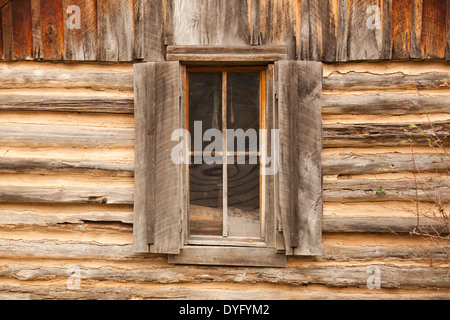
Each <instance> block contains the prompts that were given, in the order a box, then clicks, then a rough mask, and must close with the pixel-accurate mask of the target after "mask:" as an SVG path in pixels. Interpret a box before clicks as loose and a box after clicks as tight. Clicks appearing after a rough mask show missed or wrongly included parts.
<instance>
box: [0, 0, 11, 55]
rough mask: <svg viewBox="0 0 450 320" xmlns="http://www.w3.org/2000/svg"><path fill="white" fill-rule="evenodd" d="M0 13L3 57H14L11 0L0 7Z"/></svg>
mask: <svg viewBox="0 0 450 320" xmlns="http://www.w3.org/2000/svg"><path fill="white" fill-rule="evenodd" d="M1 15H2V31H3V39H2V42H3V59H4V60H13V59H14V45H13V25H12V11H11V2H7V3H6V4H5V5H4V6H3V7H2V8H1Z"/></svg>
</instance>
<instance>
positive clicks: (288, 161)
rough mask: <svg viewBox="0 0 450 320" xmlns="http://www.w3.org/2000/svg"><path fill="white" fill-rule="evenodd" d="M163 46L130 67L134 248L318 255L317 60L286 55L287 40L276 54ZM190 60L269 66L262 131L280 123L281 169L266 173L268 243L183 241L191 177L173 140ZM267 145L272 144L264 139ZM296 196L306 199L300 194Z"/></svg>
mask: <svg viewBox="0 0 450 320" xmlns="http://www.w3.org/2000/svg"><path fill="white" fill-rule="evenodd" d="M169 49H171V48H168V54H167V55H166V61H161V62H146V63H142V64H135V65H134V84H135V121H136V124H135V127H136V147H135V150H136V172H135V184H136V187H135V209H134V218H133V220H134V227H133V252H135V253H139V254H146V253H155V254H167V255H168V262H169V263H173V264H185V265H219V266H246V267H285V266H286V261H287V256H320V255H321V254H322V215H323V170H322V164H321V153H322V150H323V124H322V118H321V92H322V80H323V67H322V64H321V63H319V62H309V61H295V60H287V55H286V54H285V53H286V48H285V47H284V48H281V47H277V48H275V51H272V49H273V48H270V47H264V46H261V47H246V48H241V47H238V48H235V47H230V48H228V47H225V48H224V47H212V48H211V47H207V48H200V50H199V51H198V52H199V54H195V52H197V49H198V48H196V47H195V46H194V47H178V48H172V49H171V50H169ZM204 50H206V52H205V51H204ZM202 51H203V52H202ZM169 52H171V54H169ZM175 52H176V54H175V55H174V53H175ZM283 52H284V53H283ZM281 60H282V61H281ZM187 64H190V65H196V66H204V65H217V66H220V67H223V66H224V65H228V66H236V65H243V64H246V65H252V66H253V65H260V66H261V65H262V66H266V67H267V71H266V80H267V81H266V88H267V90H266V97H267V100H266V101H267V108H266V113H267V115H266V123H267V124H270V126H269V125H268V126H267V129H268V130H271V129H277V130H278V131H279V136H280V144H279V146H277V147H276V148H277V149H278V148H279V152H280V154H279V159H278V160H279V163H277V168H280V170H279V171H277V174H276V175H274V176H268V175H266V176H265V179H268V183H267V185H268V186H270V188H268V189H269V190H266V192H267V194H268V195H269V196H268V197H267V198H266V199H267V204H266V205H267V208H268V209H267V210H268V212H269V214H268V217H267V219H266V223H268V225H269V226H270V227H269V228H268V234H267V239H268V244H269V245H268V246H267V248H261V247H232V246H227V247H216V246H211V247H207V246H187V245H186V243H185V237H184V234H185V232H184V231H185V230H186V222H187V221H188V220H187V216H186V215H187V212H188V210H187V203H188V202H187V201H186V200H187V197H186V194H187V188H186V182H187V179H186V177H187V176H186V174H183V173H184V172H186V171H185V165H174V164H173V163H172V162H170V158H171V147H170V146H171V143H170V140H171V134H172V130H176V131H178V130H179V129H180V128H183V127H185V119H186V114H185V112H186V110H185V106H184V101H185V99H184V98H185V97H184V95H185V90H184V89H185V88H184V87H183V86H184V82H183V81H182V79H183V78H185V77H186V65H187ZM270 136H271V135H270V134H269V135H268V137H270ZM172 139H173V137H172ZM172 141H173V140H172ZM266 145H267V147H269V146H271V143H270V141H267V144H266ZM292 148H294V149H292ZM277 153H278V150H277ZM268 154H272V150H270V151H268ZM278 160H277V161H278ZM169 162H170V164H169ZM291 170H292V171H291ZM155 185H157V186H158V188H156V187H155ZM161 186H164V187H161ZM169 190H170V192H168V191H169ZM299 197H301V198H302V201H298V199H299ZM269 220H270V221H269Z"/></svg>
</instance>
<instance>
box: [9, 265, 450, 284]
mask: <svg viewBox="0 0 450 320" xmlns="http://www.w3.org/2000/svg"><path fill="white" fill-rule="evenodd" d="M371 267H377V268H378V269H379V270H380V275H381V278H382V279H384V281H381V289H423V288H427V289H448V288H450V283H449V281H448V280H449V276H448V268H440V267H423V266H396V265H392V264H388V265H373V266H371ZM367 269H368V266H365V265H360V266H333V265H331V266H310V267H288V268H286V269H275V268H245V269H244V268H239V267H234V268H227V267H214V268H208V270H205V269H204V268H198V267H189V266H185V267H170V268H168V267H166V266H164V267H155V266H149V267H140V266H133V265H131V266H129V267H127V268H126V270H124V269H120V268H112V267H109V266H102V267H92V266H87V267H83V266H80V267H79V270H80V280H81V283H86V282H95V281H105V280H108V281H112V282H118V283H119V282H120V283H121V285H127V284H132V283H135V282H139V283H142V284H151V283H153V284H167V282H170V283H171V284H181V283H186V282H187V283H209V284H213V283H228V284H232V283H241V284H277V285H294V286H299V285H301V286H307V285H323V286H326V287H329V288H342V289H343V288H361V287H362V288H364V287H366V285H367V278H368V273H367ZM1 270H2V271H0V277H1V278H3V279H14V280H19V281H20V282H22V284H24V283H25V282H26V281H41V284H44V283H45V282H46V281H48V282H49V283H50V282H54V281H55V280H58V279H60V280H66V279H67V272H68V270H67V267H64V266H58V265H56V266H54V267H51V268H48V267H45V266H44V267H43V266H39V265H33V264H31V265H28V264H14V265H9V264H6V265H2V266H1ZM255 274H257V275H258V276H257V277H255V276H254V275H255ZM168 279H170V280H168Z"/></svg>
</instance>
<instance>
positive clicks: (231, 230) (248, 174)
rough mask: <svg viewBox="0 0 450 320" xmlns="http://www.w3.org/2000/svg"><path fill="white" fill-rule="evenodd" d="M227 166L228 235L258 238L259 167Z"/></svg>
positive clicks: (245, 165) (257, 165)
mask: <svg viewBox="0 0 450 320" xmlns="http://www.w3.org/2000/svg"><path fill="white" fill-rule="evenodd" d="M245 163H246V164H236V161H234V164H229V165H228V235H229V236H231V237H259V236H260V235H261V233H260V220H261V219H260V166H259V163H258V164H249V158H248V157H246V161H245Z"/></svg>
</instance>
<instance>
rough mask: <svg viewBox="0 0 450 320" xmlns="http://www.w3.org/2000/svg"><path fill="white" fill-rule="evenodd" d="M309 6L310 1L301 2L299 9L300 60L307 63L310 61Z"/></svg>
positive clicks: (302, 0) (303, 0)
mask: <svg viewBox="0 0 450 320" xmlns="http://www.w3.org/2000/svg"><path fill="white" fill-rule="evenodd" d="M309 4H310V0H301V7H300V8H301V9H300V14H301V15H300V16H301V22H300V25H301V31H300V32H301V39H300V60H304V61H308V60H309V59H310V50H309V47H310V44H311V39H310V35H311V32H310V30H309V28H310V26H311V23H310V15H309Z"/></svg>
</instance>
